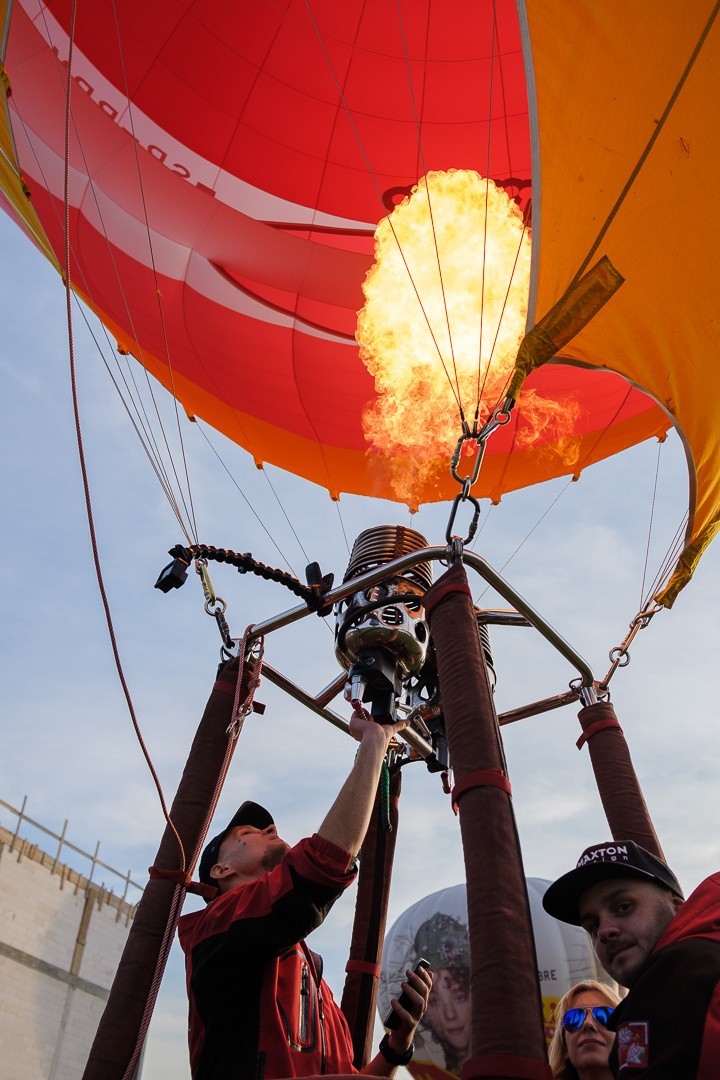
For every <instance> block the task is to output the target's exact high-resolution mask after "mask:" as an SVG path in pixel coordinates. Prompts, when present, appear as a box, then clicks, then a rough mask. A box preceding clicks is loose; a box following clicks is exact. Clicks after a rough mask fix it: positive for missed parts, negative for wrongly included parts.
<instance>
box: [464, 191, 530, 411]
mask: <svg viewBox="0 0 720 1080" xmlns="http://www.w3.org/2000/svg"><path fill="white" fill-rule="evenodd" d="M486 207H487V202H486ZM526 230H527V225H526V224H525V222H524V221H523V227H522V231H521V233H520V240H519V242H518V246H517V251H516V252H515V260H514V262H513V267H512V270H511V271H510V280H509V281H508V283H507V288H506V289H505V296H504V297H503V302H502V308H501V309H500V318H499V319H498V324H497V328H496V330H495V337H494V338H493V343H492V347H491V349H490V355H489V356H488V362H487V367H486V368H485V374H484V375H483V381H482V387H479V388H478V395H477V402H476V405H475V419H476V420H477V418H478V414H479V410H480V402H481V401H482V396H483V394H484V393H485V384H486V382H487V378H488V375H489V374H490V365H491V363H492V360H493V357H494V355H495V346H496V345H497V340H498V337H499V335H500V327H501V326H502V321H503V318H504V315H505V310H506V308H507V304H508V300H509V299H510V289H511V288H512V283H513V278H514V277H515V271H516V270H517V264H518V259H519V258H520V252H521V251H522V245H523V240H524V239H525V232H526ZM483 273H484V268H483ZM483 289H484V284H483ZM481 347H482V345H481ZM479 373H480V367H479V366H478V376H479ZM513 375H514V370H512V371H510V373H509V374H508V375H507V377H506V379H505V384H504V386H503V389H502V393H501V394H500V395H499V396H498V398H497V401H496V402H495V405H494V406H493V408H492V409H491V410H489V412H488V419H489V418H490V417H491V416H492V415H493V413H494V412H495V410H496V409H497V408H498V406H499V405H501V404H502V402H503V401H504V400H505V395H506V393H507V389H508V386H509V385H510V382H511V380H512V378H513Z"/></svg>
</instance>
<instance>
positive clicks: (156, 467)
mask: <svg viewBox="0 0 720 1080" xmlns="http://www.w3.org/2000/svg"><path fill="white" fill-rule="evenodd" d="M18 120H19V122H20V124H21V126H22V128H23V130H24V131H25V133H26V138H27V139H28V144H29V146H30V148H31V151H32V154H33V158H34V160H35V164H36V165H37V167H38V170H39V172H40V176H41V177H42V179H43V182H44V184H45V187H46V188H47V189H48V190H49V185H48V181H47V179H46V177H45V172H44V170H43V167H42V163H41V162H40V160H39V159H38V156H37V154H36V153H35V148H34V146H33V144H32V141H31V139H30V138H29V134H28V131H27V126H26V124H25V121H24V119H23V117H22V116H20V115H19V114H18ZM75 131H76V134H77V130H76V129H75ZM80 153H81V155H83V159H84V154H83V150H82V147H80ZM52 205H53V211H54V213H55V216H56V219H57V222H58V225H59V226H60V229H61V230H62V229H63V220H62V215H61V214H60V213H59V211H58V210H57V207H56V206H55V204H54V203H53V204H52ZM96 205H97V200H96ZM106 239H107V236H106ZM70 251H71V254H73V255H74V249H73V247H72V245H71V246H70ZM78 272H79V278H80V280H81V281H82V284H83V287H84V289H85V292H86V295H87V296H88V297H90V300H91V301H92V290H91V289H90V287H89V284H88V281H87V278H86V276H85V272H84V271H83V269H82V267H81V266H79V265H78ZM75 300H76V304H77V309H78V311H79V312H80V314H81V316H82V318H83V321H84V323H85V327H86V329H87V331H88V333H89V334H90V337H91V338H92V340H93V343H94V344H95V348H96V349H97V352H98V354H99V356H100V358H101V359H102V362H103V364H104V365H105V369H106V371H107V373H108V375H109V377H110V379H111V381H112V383H113V385H114V387H115V390H116V392H117V394H118V397H119V398H120V401H121V402H122V405H123V408H124V409H125V411H126V413H127V415H128V418H129V420H130V423H131V424H132V426H133V428H134V430H135V433H136V434H137V436H138V439H139V440H140V445H141V446H142V448H143V450H144V451H145V453H146V455H147V457H148V460H149V462H150V466H151V468H152V470H153V472H154V473H155V475H156V477H157V479H158V482H159V484H160V487H161V488H162V490H163V492H164V493H165V496H166V498H167V500H168V502H169V504H170V508H171V510H172V512H173V514H174V515H175V517H176V518H177V521H178V524H179V526H180V528H181V530H182V531H183V533H184V534H185V537H186V538H187V540H188V542H190V541H191V539H192V538H191V536H190V533H189V532H188V530H187V529H186V527H185V523H184V521H183V518H182V514H181V513H180V509H179V506H178V503H177V500H176V498H175V496H174V493H173V491H172V486H171V484H170V481H169V477H168V475H167V471H166V469H165V468H164V465H163V462H162V459H161V457H160V454H159V451H158V447H157V443H156V442H155V438H154V435H153V432H152V429H151V428H150V426H149V420H148V417H147V413H146V412H145V409H144V405H143V402H142V398H141V397H140V395H139V393H138V391H137V384H135V382H134V378H133V377H132V369H128V370H129V374H130V377H131V378H133V384H134V385H135V392H136V394H137V396H138V400H139V402H140V405H141V406H143V407H142V412H143V413H144V415H145V421H143V419H142V416H141V415H140V409H139V407H138V404H137V402H136V401H135V400H134V398H133V393H132V390H131V389H130V387H129V386H128V383H127V379H126V378H125V375H124V373H123V371H122V368H121V366H120V364H119V362H118V363H117V370H118V374H119V376H120V378H121V379H122V382H123V384H124V385H125V389H126V392H127V395H128V398H129V400H130V403H131V404H132V407H133V409H134V410H135V416H133V414H132V411H131V409H130V406H129V405H128V402H127V401H126V400H125V398H124V396H123V392H122V390H121V389H120V386H119V385H118V383H117V381H116V379H115V376H114V375H113V372H112V370H111V368H110V363H109V361H108V359H107V357H106V356H105V354H104V352H103V350H102V346H101V344H100V342H99V341H98V339H97V337H96V336H95V333H94V331H93V329H92V326H91V324H90V321H89V319H88V317H87V313H86V312H85V308H84V306H83V304H82V303H80V302H79V301H78V299H77V297H75ZM100 326H101V328H102V332H103V334H104V336H105V343H106V345H107V346H108V349H109V350H110V353H111V354H114V351H115V350H114V348H113V345H112V342H111V341H110V335H109V334H108V331H107V327H106V326H105V325H104V324H103V322H102V320H100ZM146 375H147V372H146ZM151 392H152V391H151Z"/></svg>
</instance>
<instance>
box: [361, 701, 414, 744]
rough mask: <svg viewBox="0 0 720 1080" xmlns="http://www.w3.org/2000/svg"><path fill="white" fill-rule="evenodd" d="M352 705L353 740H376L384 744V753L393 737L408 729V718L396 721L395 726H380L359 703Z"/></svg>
mask: <svg viewBox="0 0 720 1080" xmlns="http://www.w3.org/2000/svg"><path fill="white" fill-rule="evenodd" d="M352 705H353V714H352V716H351V717H350V734H351V735H352V737H353V739H357V741H358V742H360V743H361V742H364V741H365V739H375V740H376V741H377V742H378V743H380V742H382V744H383V751H384V750H386V749H387V747H388V743H389V742H390V740H391V739H392V738H393V736H394V735H397V733H398V731H402V729H403V728H404V727H407V723H408V721H407V717H403V718H402V719H400V720H396V721H395V723H394V724H378V723H377V722H376V721H375V720H373V719H372V717H371V716H370V713H369V712H368V711H367V709H365V708H363V706H362V704H361V703H360V702H359V701H353V703H352Z"/></svg>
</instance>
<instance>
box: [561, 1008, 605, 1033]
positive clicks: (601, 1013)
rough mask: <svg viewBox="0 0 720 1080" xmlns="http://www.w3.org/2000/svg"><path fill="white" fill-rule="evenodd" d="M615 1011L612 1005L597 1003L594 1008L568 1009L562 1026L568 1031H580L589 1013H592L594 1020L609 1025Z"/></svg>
mask: <svg viewBox="0 0 720 1080" xmlns="http://www.w3.org/2000/svg"><path fill="white" fill-rule="evenodd" d="M614 1012H615V1010H614V1009H613V1007H612V1005H595V1006H594V1007H593V1008H592V1009H589V1008H588V1009H568V1011H567V1012H566V1013H565V1015H564V1016H563V1018H562V1026H563V1027H564V1028H565V1030H566V1031H579V1030H580V1028H581V1027H582V1026H583V1024H584V1023H585V1017H586V1016H587V1014H588V1013H592V1018H593V1020H596V1021H597V1023H598V1024H602V1026H603V1027H607V1025H608V1020H609V1019H610V1017H611V1016H612V1014H613V1013H614Z"/></svg>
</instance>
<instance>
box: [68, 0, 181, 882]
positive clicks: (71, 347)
mask: <svg viewBox="0 0 720 1080" xmlns="http://www.w3.org/2000/svg"><path fill="white" fill-rule="evenodd" d="M76 14H77V0H72V3H71V7H70V26H69V29H70V33H69V44H68V62H67V84H66V88H65V131H64V138H65V146H64V149H65V160H64V175H63V210H64V227H65V232H64V238H63V239H64V243H63V249H64V250H63V258H64V271H63V272H64V278H65V309H66V315H67V327H68V352H69V366H70V387H71V393H72V404H73V416H74V421H75V435H76V439H77V447H78V455H79V457H80V473H81V477H82V485H83V494H84V497H85V509H86V513H87V522H88V528H89V531H90V543H91V547H92V555H93V562H94V565H95V575H96V577H97V583H98V589H99V592H100V599H101V602H102V605H103V610H104V612H105V621H106V624H107V628H108V633H109V635H110V643H111V647H112V653H113V657H114V660H115V667H116V670H117V673H118V677H119V680H120V685H121V687H122V690H123V694H124V696H125V701H126V703H127V707H128V710H129V713H130V718H131V720H132V724H133V727H134V729H135V735H136V737H137V740H138V742H139V744H140V749H141V750H142V753H143V755H144V757H145V761H146V762H147V765H148V768H149V770H150V774H151V776H152V778H153V782H154V784H155V788H156V790H157V794H158V797H159V799H160V806H161V808H162V812H163V816H164V817H165V821H166V822H167V825H168V828H169V829H170V830H171V831H172V833H173V834H174V836H175V840H176V841H177V845H178V849H179V852H180V858H181V862H182V869H183V870H184V869H185V850H184V848H183V843H182V840H181V839H180V834H179V833H178V831H177V829H176V828H175V825H174V824H173V822H172V820H171V818H170V815H169V813H168V810H167V806H166V804H165V796H164V795H163V790H162V785H161V784H160V779H159V777H158V775H157V772H156V771H155V767H154V765H153V763H152V759H151V757H150V753H149V751H148V749H147V746H146V745H145V741H144V739H143V737H142V732H141V731H140V725H139V723H138V720H137V716H136V714H135V708H134V705H133V702H132V698H131V696H130V689H129V687H128V684H127V681H126V679H125V672H124V670H123V666H122V661H121V659H120V651H119V648H118V644H117V639H116V637H115V628H114V625H113V620H112V615H111V612H110V604H109V601H108V597H107V592H106V590H105V582H104V578H103V573H102V567H101V564H100V552H99V549H98V543H97V536H96V533H95V520H94V515H93V508H92V499H91V495H90V482H89V479H88V474H87V466H86V462H85V448H84V443H83V435H82V426H81V422H80V403H79V399H78V392H77V371H76V364H75V343H74V336H73V317H72V287H71V283H70V97H71V87H72V78H71V76H72V59H73V46H74V40H75V19H76Z"/></svg>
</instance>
